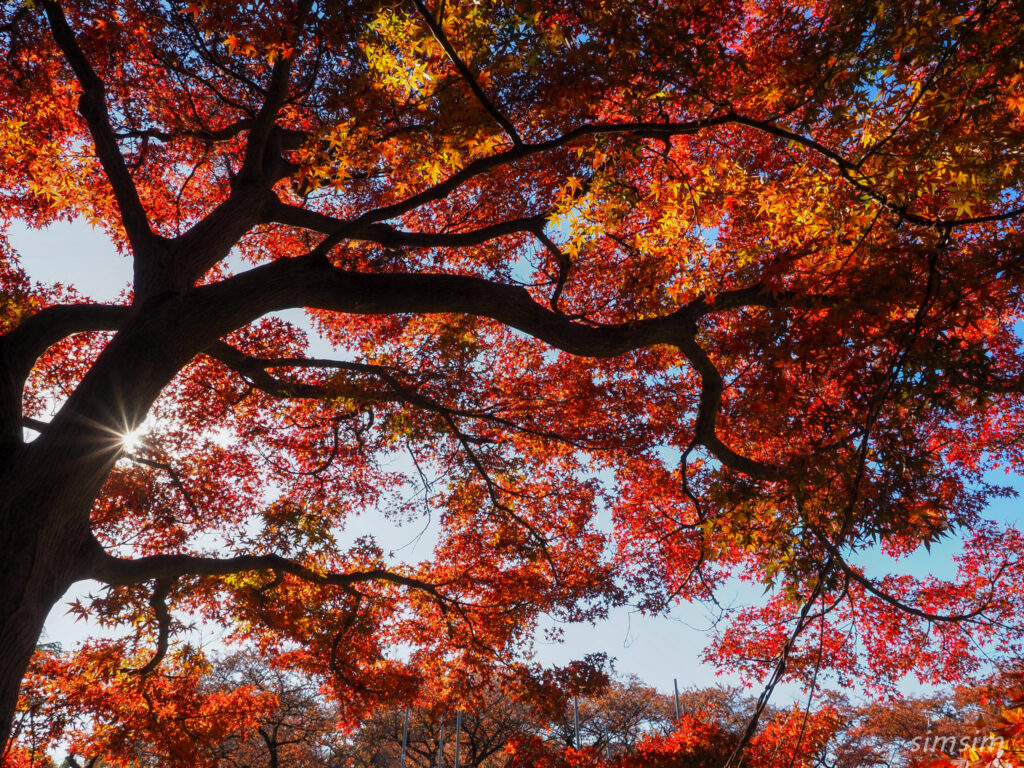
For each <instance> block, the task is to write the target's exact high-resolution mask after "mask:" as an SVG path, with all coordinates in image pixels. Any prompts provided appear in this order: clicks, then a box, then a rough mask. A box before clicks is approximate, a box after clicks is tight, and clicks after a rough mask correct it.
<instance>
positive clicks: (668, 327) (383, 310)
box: [193, 257, 786, 479]
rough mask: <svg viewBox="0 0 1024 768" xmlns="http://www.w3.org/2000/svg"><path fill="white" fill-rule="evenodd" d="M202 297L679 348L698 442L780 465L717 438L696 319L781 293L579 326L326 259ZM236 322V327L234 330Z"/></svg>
mask: <svg viewBox="0 0 1024 768" xmlns="http://www.w3.org/2000/svg"><path fill="white" fill-rule="evenodd" d="M193 296H194V297H195V299H196V300H197V301H202V302H203V303H204V304H206V305H207V307H213V306H217V307H218V308H219V311H221V312H228V311H236V312H239V313H244V314H245V315H246V316H247V317H257V316H260V315H262V314H265V313H266V312H269V311H274V310H277V309H284V308H287V307H292V306H315V307H319V308H321V309H330V310H335V311H339V312H347V313H360V314H395V313H417V314H422V313H451V314H469V315H477V316H481V317H489V318H492V319H494V320H497V321H499V322H501V323H504V324H506V325H509V326H511V327H513V328H516V329H518V330H520V331H522V332H524V333H527V334H529V335H531V336H534V337H536V338H538V339H540V340H541V341H544V342H545V343H548V344H550V345H552V346H554V347H557V348H559V349H562V350H564V351H566V352H570V353H572V354H576V355H581V356H587V357H615V356H618V355H622V354H625V353H627V352H631V351H634V350H636V349H640V348H643V347H648V346H653V345H656V344H669V345H673V346H676V347H678V348H679V349H680V350H681V351H682V352H683V354H684V355H686V356H687V357H688V358H689V359H690V362H691V363H692V364H693V365H694V366H695V368H697V370H698V372H699V373H701V375H702V376H703V377H705V381H704V387H705V389H706V390H707V393H706V394H705V395H704V396H703V397H702V402H703V403H704V409H703V419H702V420H701V421H700V425H699V426H700V429H701V440H702V442H703V444H704V445H705V447H707V448H708V449H709V450H711V452H712V453H713V454H714V455H715V456H716V458H718V459H719V460H720V461H721V462H722V463H723V464H725V465H726V466H728V467H730V468H732V469H735V470H737V471H740V472H745V473H747V474H750V475H751V476H753V477H758V478H762V479H774V478H775V477H776V476H777V470H775V469H772V468H769V467H767V466H765V465H761V464H759V463H758V462H754V461H753V460H749V459H744V458H743V457H740V456H738V455H737V454H735V453H734V452H732V451H731V450H729V449H728V448H726V447H725V446H724V445H723V444H722V443H721V442H720V441H719V440H718V439H717V437H715V435H714V428H713V420H712V419H711V417H710V408H711V407H712V406H714V405H717V403H718V402H719V399H720V397H721V392H720V389H719V388H720V387H721V383H720V377H719V378H718V379H717V380H716V373H715V372H714V371H713V366H710V363H709V361H708V359H707V357H706V355H704V354H703V352H702V351H701V350H700V348H699V347H698V346H697V345H696V342H695V341H694V337H695V334H696V323H697V321H698V320H699V319H700V318H701V317H703V316H705V315H707V314H710V313H712V312H716V311H720V310H725V309H730V308H735V307H740V306H753V305H758V306H765V307H773V306H780V305H782V304H784V303H785V299H786V297H785V296H784V295H782V296H780V295H776V294H772V293H770V292H768V291H764V290H762V289H761V288H760V287H754V288H749V289H741V290H736V291H727V292H725V293H722V294H720V295H718V296H717V297H716V298H715V301H714V303H710V302H708V301H706V300H703V299H698V300H695V301H693V302H691V303H690V304H688V305H686V306H685V307H682V308H681V309H679V310H677V311H676V312H673V313H671V314H669V315H666V316H663V317H658V318H651V319H646V320H641V321H637V322H632V323H620V324H614V325H585V324H582V323H576V322H573V321H571V320H570V319H568V318H566V317H565V316H564V315H561V314H559V313H557V312H554V311H552V310H551V309H548V308H546V307H544V306H542V305H540V304H538V303H537V302H535V301H534V300H533V298H532V297H531V296H530V294H529V292H528V291H526V290H525V289H523V288H520V287H516V286H509V285H503V284H498V283H494V282H490V281H488V280H483V279H481V278H475V277H466V276H460V275H437V274H401V273H399V274H364V273H355V272H348V271H345V270H342V269H337V268H334V267H332V266H331V265H330V263H329V262H328V261H327V260H326V258H319V257H318V258H314V259H312V260H305V259H291V260H281V261H279V262H276V263H274V264H270V265H266V266H265V267H260V268H257V269H254V270H251V271H250V272H247V273H245V274H243V275H238V276H236V277H234V278H231V279H229V280H227V281H224V282H223V283H220V284H218V285H213V286H205V287H202V288H197V289H196V290H195V291H194V292H193ZM234 327H237V326H236V325H232V326H231V329H232V330H233V328H234Z"/></svg>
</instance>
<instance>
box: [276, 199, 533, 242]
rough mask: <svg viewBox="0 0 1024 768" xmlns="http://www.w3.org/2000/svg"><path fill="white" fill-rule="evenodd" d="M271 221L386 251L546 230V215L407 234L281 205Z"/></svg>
mask: <svg viewBox="0 0 1024 768" xmlns="http://www.w3.org/2000/svg"><path fill="white" fill-rule="evenodd" d="M268 218H269V219H270V220H271V221H275V222H278V223H280V224H287V225H289V226H293V227H299V228H302V229H308V230H311V231H313V232H320V233H322V234H325V235H330V234H333V235H337V236H338V237H340V238H343V239H346V240H362V241H366V242H372V243H377V244H379V245H383V246H385V247H386V248H468V247H471V246H474V245H480V244H482V243H485V242H487V241H488V240H493V239H494V238H497V237H502V236H504V235H510V234H514V233H517V232H530V233H534V232H536V231H537V230H538V228H542V227H543V226H544V223H545V222H546V221H547V214H546V213H540V214H536V215H533V216H524V217H521V218H518V219H510V220H508V221H502V222H499V223H497V224H491V225H488V226H484V227H480V228H479V229H474V230H470V231H468V232H404V231H402V230H399V229H396V228H395V227H392V226H390V225H388V224H378V223H362V222H360V221H359V220H355V221H344V220H342V219H336V218H334V217H333V216H328V215H326V214H323V213H317V212H316V211H311V210H309V209H306V208H298V207H296V206H294V205H288V204H286V203H283V202H280V201H278V202H277V203H275V204H274V205H272V207H271V209H270V211H269V213H268Z"/></svg>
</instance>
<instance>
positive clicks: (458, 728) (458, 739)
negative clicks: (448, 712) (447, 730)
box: [455, 709, 462, 768]
mask: <svg viewBox="0 0 1024 768" xmlns="http://www.w3.org/2000/svg"><path fill="white" fill-rule="evenodd" d="M461 746H462V710H461V709H460V710H458V711H457V712H456V713H455V768H459V747H461Z"/></svg>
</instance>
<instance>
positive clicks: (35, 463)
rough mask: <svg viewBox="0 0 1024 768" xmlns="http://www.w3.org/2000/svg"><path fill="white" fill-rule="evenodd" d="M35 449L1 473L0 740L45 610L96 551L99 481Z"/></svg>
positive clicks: (8, 728) (8, 731)
mask: <svg viewBox="0 0 1024 768" xmlns="http://www.w3.org/2000/svg"><path fill="white" fill-rule="evenodd" d="M34 453H35V452H33V451H32V450H31V447H28V450H25V451H23V453H22V455H21V456H20V457H18V458H19V459H20V460H15V461H9V462H6V463H7V467H5V469H6V471H4V472H2V473H0V745H6V744H7V740H8V738H9V737H10V736H11V732H12V726H13V723H14V717H15V709H16V706H17V701H18V689H19V687H20V685H21V680H22V678H23V676H24V674H25V670H26V668H27V666H28V663H29V660H30V658H31V657H32V653H33V651H34V650H35V648H36V645H37V643H38V642H39V635H40V633H41V632H42V629H43V624H44V622H45V621H46V617H47V615H48V614H49V612H50V609H51V608H53V606H54V605H55V604H56V603H57V601H58V600H60V598H61V596H62V595H63V594H64V593H65V592H66V591H67V589H68V587H70V586H71V585H72V584H73V583H74V582H75V581H78V580H80V579H81V578H83V576H84V574H85V573H86V570H87V566H88V564H89V562H90V558H91V557H92V553H93V552H94V551H95V550H94V547H95V542H94V541H93V539H92V536H91V534H90V532H89V528H88V519H89V510H90V508H91V506H92V498H93V497H94V495H95V486H94V484H93V483H90V482H88V481H85V482H82V481H83V480H84V478H83V477H82V474H81V473H76V472H75V471H74V467H72V466H70V465H69V463H66V462H60V461H54V460H53V459H54V457H53V453H54V452H53V451H47V452H45V453H46V454H48V455H47V456H40V455H34ZM44 463H45V465H46V468H45V469H43V465H44ZM75 463H77V464H78V468H81V462H75Z"/></svg>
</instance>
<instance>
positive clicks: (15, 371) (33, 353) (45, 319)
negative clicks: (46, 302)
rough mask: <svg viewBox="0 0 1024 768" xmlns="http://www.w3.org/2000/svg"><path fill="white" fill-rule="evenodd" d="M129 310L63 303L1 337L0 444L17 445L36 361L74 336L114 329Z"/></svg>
mask: <svg viewBox="0 0 1024 768" xmlns="http://www.w3.org/2000/svg"><path fill="white" fill-rule="evenodd" d="M129 311H130V310H129V308H128V307H123V306H113V305H106V304H62V305H57V306H52V307H47V308H46V309H43V310H40V311H39V312H37V313H36V314H34V315H32V316H31V317H29V318H28V319H27V320H24V321H22V323H21V324H20V325H18V326H17V327H16V328H14V329H13V330H11V331H9V332H8V333H6V334H3V335H2V336H0V441H2V442H8V443H17V442H20V439H21V426H22V424H21V422H22V414H21V398H22V391H23V389H24V387H25V381H26V380H27V379H28V376H29V374H30V373H31V371H32V366H33V365H35V362H36V360H37V359H39V357H40V356H41V355H42V354H43V353H45V352H46V350H48V349H49V348H50V347H52V346H53V345H54V344H56V343H57V342H59V341H61V340H62V339H65V338H67V337H68V336H71V335H73V334H76V333H86V332H89V331H113V330H116V329H117V328H118V326H119V325H120V324H121V322H123V321H124V319H125V317H127V315H128V313H129Z"/></svg>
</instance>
